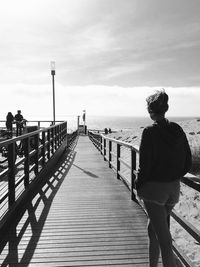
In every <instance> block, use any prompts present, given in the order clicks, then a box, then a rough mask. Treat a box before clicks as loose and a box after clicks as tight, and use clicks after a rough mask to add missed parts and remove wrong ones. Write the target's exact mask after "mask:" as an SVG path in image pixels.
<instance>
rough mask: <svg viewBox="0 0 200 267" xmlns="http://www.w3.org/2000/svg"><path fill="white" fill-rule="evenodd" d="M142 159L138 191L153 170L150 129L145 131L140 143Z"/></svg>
mask: <svg viewBox="0 0 200 267" xmlns="http://www.w3.org/2000/svg"><path fill="white" fill-rule="evenodd" d="M139 152H140V158H139V169H138V175H137V180H136V189H137V190H138V189H139V188H140V187H141V186H142V185H143V184H144V182H145V181H146V180H147V176H148V174H149V173H150V170H151V168H152V159H153V157H152V141H151V136H150V132H149V130H148V129H146V128H145V129H144V131H143V133H142V138H141V143H140V150H139Z"/></svg>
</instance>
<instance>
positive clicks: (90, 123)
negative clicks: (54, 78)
mask: <svg viewBox="0 0 200 267" xmlns="http://www.w3.org/2000/svg"><path fill="white" fill-rule="evenodd" d="M167 118H168V119H169V120H171V121H175V122H179V121H183V120H191V119H194V117H167ZM66 120H67V122H68V129H69V130H75V129H77V119H76V118H73V117H71V118H69V117H68V118H67V117H66ZM85 123H86V125H87V128H88V129H90V130H100V131H101V130H104V129H105V128H110V129H111V130H112V131H121V130H123V131H126V130H127V131H128V130H132V129H134V128H135V127H145V126H147V125H150V124H152V120H151V119H150V117H131V116H87V117H86V122H85ZM80 124H83V121H82V120H81V118H80Z"/></svg>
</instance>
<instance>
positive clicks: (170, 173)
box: [136, 90, 191, 267]
mask: <svg viewBox="0 0 200 267" xmlns="http://www.w3.org/2000/svg"><path fill="white" fill-rule="evenodd" d="M146 101H147V108H148V112H149V114H150V117H151V119H152V120H153V121H154V123H153V125H151V126H148V127H146V128H145V129H144V131H143V134H142V139H141V144H140V166H139V172H138V179H137V184H136V187H137V192H138V196H139V197H140V198H141V199H143V201H144V204H145V208H146V211H147V213H148V216H149V222H148V235H149V264H150V267H156V266H157V265H158V259H159V254H160V250H161V255H162V261H163V266H164V267H175V266H176V263H175V258H174V255H173V250H172V237H171V234H170V230H169V216H170V213H171V211H172V209H173V208H174V206H175V204H176V203H177V202H178V201H179V193H180V179H181V177H183V176H184V175H185V174H186V173H187V172H188V171H189V169H190V167H191V151H190V147H189V145H188V141H187V138H186V135H185V133H184V131H183V130H182V128H181V127H180V126H179V125H178V124H177V123H174V122H169V121H168V120H167V119H166V118H165V113H166V111H167V110H168V95H167V94H166V93H165V91H164V90H162V91H157V92H156V93H155V94H153V95H151V96H149V97H148V98H147V99H146Z"/></svg>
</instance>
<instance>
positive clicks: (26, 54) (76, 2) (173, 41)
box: [0, 0, 200, 119]
mask: <svg viewBox="0 0 200 267" xmlns="http://www.w3.org/2000/svg"><path fill="white" fill-rule="evenodd" d="M0 4H1V9H0V34H1V41H0V73H1V75H0V90H1V100H2V101H1V105H0V115H1V116H0V119H4V118H5V115H6V114H7V112H8V111H11V112H13V113H14V114H15V113H16V110H17V109H21V110H22V113H23V114H24V116H25V117H27V119H29V118H34V119H40V118H42V117H46V118H47V117H49V119H52V83H51V75H50V61H55V62H56V76H55V82H56V84H55V89H56V116H57V118H58V119H59V117H60V116H69V115H73V116H76V115H79V114H80V115H81V114H82V110H84V109H86V112H87V114H88V115H125V116H127V115H129V116H131V115H132V116H134V115H135V116H141V115H142V116H143V115H146V106H145V98H146V97H147V96H148V94H150V93H151V92H153V91H154V90H155V89H157V88H158V89H159V88H165V89H166V92H167V93H168V94H169V97H170V110H169V115H170V116H172V115H174V116H180V115H183V116H199V115H200V101H199V99H200V15H199V14H200V1H198V0H17V1H16V0H6V1H5V0H0Z"/></svg>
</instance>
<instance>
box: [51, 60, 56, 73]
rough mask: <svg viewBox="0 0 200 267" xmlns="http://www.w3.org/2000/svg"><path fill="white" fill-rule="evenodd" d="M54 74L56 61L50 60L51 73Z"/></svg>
mask: <svg viewBox="0 0 200 267" xmlns="http://www.w3.org/2000/svg"><path fill="white" fill-rule="evenodd" d="M55 74H56V63H55V61H51V75H55Z"/></svg>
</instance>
